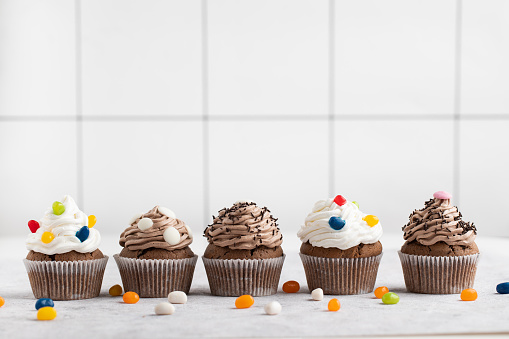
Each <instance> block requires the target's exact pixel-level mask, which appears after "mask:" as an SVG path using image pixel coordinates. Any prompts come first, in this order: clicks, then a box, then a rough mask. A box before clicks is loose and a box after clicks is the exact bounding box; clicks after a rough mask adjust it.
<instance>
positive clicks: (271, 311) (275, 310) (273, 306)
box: [263, 301, 282, 315]
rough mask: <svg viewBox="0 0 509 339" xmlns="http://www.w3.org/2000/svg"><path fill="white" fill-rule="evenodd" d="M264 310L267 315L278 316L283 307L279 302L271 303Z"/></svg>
mask: <svg viewBox="0 0 509 339" xmlns="http://www.w3.org/2000/svg"><path fill="white" fill-rule="evenodd" d="M263 309H264V310H265V313H267V314H268V315H276V314H279V313H280V312H281V309H282V307H281V304H280V303H278V302H277V301H271V302H270V303H268V304H267V305H265V307H264V308H263Z"/></svg>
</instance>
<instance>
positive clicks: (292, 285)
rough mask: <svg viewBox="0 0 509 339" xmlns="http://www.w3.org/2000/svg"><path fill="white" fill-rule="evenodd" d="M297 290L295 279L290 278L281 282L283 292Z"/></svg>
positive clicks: (294, 291) (298, 287) (297, 284)
mask: <svg viewBox="0 0 509 339" xmlns="http://www.w3.org/2000/svg"><path fill="white" fill-rule="evenodd" d="M299 290H300V285H299V283H298V282H296V281H295V280H290V281H287V282H285V283H284V284H283V292H285V293H297V292H299Z"/></svg>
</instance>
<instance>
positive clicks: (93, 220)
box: [88, 215, 97, 228]
mask: <svg viewBox="0 0 509 339" xmlns="http://www.w3.org/2000/svg"><path fill="white" fill-rule="evenodd" d="M96 222H97V218H96V216H95V215H89V216H88V228H92V227H94V226H95V223H96Z"/></svg>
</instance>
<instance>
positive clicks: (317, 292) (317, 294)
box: [311, 288, 323, 301]
mask: <svg viewBox="0 0 509 339" xmlns="http://www.w3.org/2000/svg"><path fill="white" fill-rule="evenodd" d="M311 298H313V300H316V301H321V300H323V290H322V289H321V288H315V289H314V290H313V291H311Z"/></svg>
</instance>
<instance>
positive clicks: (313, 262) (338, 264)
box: [300, 253, 383, 295]
mask: <svg viewBox="0 0 509 339" xmlns="http://www.w3.org/2000/svg"><path fill="white" fill-rule="evenodd" d="M382 255H383V254H382V253H380V254H379V255H377V256H373V257H367V258H324V257H314V256H310V255H306V254H302V253H300V258H301V260H302V264H303V265H304V271H305V272H306V280H307V283H308V288H309V290H310V291H312V290H314V289H316V288H321V289H322V290H323V293H324V294H339V295H348V294H365V293H370V292H372V291H373V289H374V288H375V281H376V275H377V273H378V266H379V265H380V260H381V259H382Z"/></svg>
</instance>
